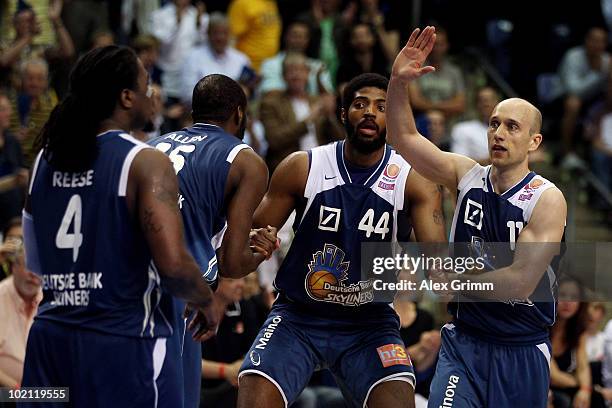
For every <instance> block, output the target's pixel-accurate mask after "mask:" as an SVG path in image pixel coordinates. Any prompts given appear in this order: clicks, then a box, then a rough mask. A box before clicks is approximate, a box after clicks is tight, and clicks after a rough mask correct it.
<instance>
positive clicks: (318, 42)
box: [298, 0, 356, 86]
mask: <svg viewBox="0 0 612 408" xmlns="http://www.w3.org/2000/svg"><path fill="white" fill-rule="evenodd" d="M355 12H356V6H355V4H354V3H349V6H348V7H347V9H346V10H345V11H344V12H343V13H340V1H339V0H311V1H310V10H309V11H308V12H306V13H303V14H301V15H300V16H298V20H300V21H304V22H306V24H308V26H309V27H310V34H311V38H310V44H309V47H308V51H307V54H308V56H309V57H314V58H318V59H320V60H321V61H323V63H324V64H325V66H326V67H327V69H328V70H329V74H330V75H331V78H332V81H334V83H333V85H334V86H336V83H335V80H336V74H337V71H338V67H339V65H340V54H341V51H342V50H339V49H338V46H339V45H341V44H342V43H343V42H344V39H345V38H346V35H347V34H346V33H347V31H348V27H350V23H351V22H352V20H353V18H354V17H355Z"/></svg>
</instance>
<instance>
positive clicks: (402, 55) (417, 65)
mask: <svg viewBox="0 0 612 408" xmlns="http://www.w3.org/2000/svg"><path fill="white" fill-rule="evenodd" d="M435 42H436V28H435V27H433V26H427V27H425V29H424V30H423V31H422V32H421V30H420V29H419V28H416V29H415V30H414V31H413V32H412V34H410V38H409V39H408V43H407V44H406V46H405V47H404V48H403V49H402V50H401V51H400V52H399V54H397V57H395V62H393V68H392V69H391V77H392V78H397V79H401V80H405V81H412V80H414V79H416V78H419V77H421V76H423V75H425V74H427V73H429V72H433V71H435V70H436V69H435V68H434V67H432V66H429V65H428V66H423V64H424V63H425V60H426V59H427V56H429V53H430V52H431V50H432V48H433V46H434V44H435Z"/></svg>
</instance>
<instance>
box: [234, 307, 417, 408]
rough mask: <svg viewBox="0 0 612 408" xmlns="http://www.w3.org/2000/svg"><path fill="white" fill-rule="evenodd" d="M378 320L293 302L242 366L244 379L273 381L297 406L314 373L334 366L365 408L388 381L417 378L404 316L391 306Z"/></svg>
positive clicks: (272, 318) (350, 395)
mask: <svg viewBox="0 0 612 408" xmlns="http://www.w3.org/2000/svg"><path fill="white" fill-rule="evenodd" d="M382 310H383V312H382V313H380V314H378V315H377V316H376V317H375V318H373V317H367V318H365V317H363V316H360V314H359V312H358V311H357V310H356V311H355V313H354V314H351V317H350V318H322V317H315V316H313V315H311V314H308V313H306V312H304V310H303V309H298V308H297V307H296V306H295V305H293V304H291V303H287V302H277V303H275V304H274V306H273V308H272V310H271V311H270V314H269V315H268V319H267V320H266V322H265V323H264V325H263V327H262V328H261V330H260V332H259V334H258V335H257V338H256V339H255V342H254V343H253V345H252V346H251V349H250V350H249V352H248V353H247V355H246V358H245V360H244V363H243V364H242V367H241V368H240V374H239V379H240V378H241V377H243V376H244V375H248V374H257V375H261V376H263V377H265V378H267V379H268V380H269V381H270V382H272V383H273V384H274V385H275V386H276V387H277V388H278V390H279V392H280V393H281V395H282V397H283V400H284V401H285V406H289V405H291V403H293V402H294V401H295V400H296V398H297V397H298V396H299V395H300V393H301V392H302V390H303V389H304V387H306V385H307V383H308V381H309V380H310V377H311V376H312V373H313V372H314V371H315V370H317V369H323V368H328V369H329V370H330V371H331V373H332V374H333V375H334V378H335V379H336V382H337V383H338V386H339V387H340V389H341V390H342V393H343V394H344V397H345V399H346V400H347V402H348V403H349V404H350V405H351V406H358V407H363V406H365V402H366V401H367V399H368V396H369V394H370V392H371V391H372V389H373V388H374V387H375V386H376V385H378V384H380V383H382V382H384V381H392V380H397V381H405V382H408V383H410V384H411V385H412V387H414V384H415V376H414V370H413V367H412V362H411V361H410V357H409V356H408V354H407V352H406V350H405V348H404V343H403V341H402V338H401V337H400V332H399V318H398V317H397V314H396V313H395V311H394V310H393V309H392V308H391V307H388V306H385V307H384V309H382Z"/></svg>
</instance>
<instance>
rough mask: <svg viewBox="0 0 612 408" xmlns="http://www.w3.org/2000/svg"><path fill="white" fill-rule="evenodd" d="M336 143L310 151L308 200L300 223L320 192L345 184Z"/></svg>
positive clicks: (305, 194) (307, 186) (306, 196)
mask: <svg viewBox="0 0 612 408" xmlns="http://www.w3.org/2000/svg"><path fill="white" fill-rule="evenodd" d="M336 143H337V142H336ZM336 143H331V144H328V145H324V146H319V147H315V148H314V149H312V150H311V151H310V169H309V170H308V179H307V180H306V187H305V188H304V198H306V199H307V200H308V201H307V202H306V207H305V208H304V213H303V214H302V219H301V220H300V223H302V220H303V219H304V217H305V216H306V214H307V213H308V210H309V209H310V206H311V204H312V201H313V200H314V198H315V197H316V196H317V194H318V193H321V192H323V191H327V190H331V189H333V188H335V187H337V186H341V185H343V184H344V180H343V179H342V176H341V175H340V169H338V162H337V161H336Z"/></svg>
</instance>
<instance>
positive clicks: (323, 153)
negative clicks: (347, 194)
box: [300, 142, 411, 238]
mask: <svg viewBox="0 0 612 408" xmlns="http://www.w3.org/2000/svg"><path fill="white" fill-rule="evenodd" d="M338 143H339V142H335V143H331V144H328V145H325V146H319V147H315V148H314V149H312V150H311V153H310V170H309V172H308V179H307V181H306V187H305V189H304V198H306V199H307V203H306V207H305V208H304V213H303V214H302V219H301V220H300V223H301V222H302V220H303V219H304V217H305V216H306V214H307V213H308V210H309V209H310V206H311V204H312V202H313V200H314V199H315V197H316V196H317V194H319V193H322V192H324V191H328V190H331V189H333V188H336V187H337V186H341V185H344V184H345V182H344V179H343V178H342V174H341V173H340V169H339V167H338V166H339V165H338V159H337V156H336V149H337V144H338ZM342 164H343V165H344V160H343V161H342ZM381 165H382V162H381ZM392 165H394V166H397V169H398V170H399V172H398V173H397V174H396V175H395V174H394V176H395V177H389V174H387V171H386V170H387V169H389V168H391V166H392ZM385 166H386V169H385V170H384V171H382V172H380V175H379V176H378V178H377V179H376V180H375V182H374V183H373V184H372V186H371V187H370V189H371V190H372V191H373V192H374V193H375V194H376V195H377V196H379V197H380V198H382V199H383V200H385V201H387V202H388V203H389V204H391V205H392V206H393V207H394V214H393V215H394V217H393V219H394V225H393V231H394V232H396V231H397V212H398V211H400V210H403V209H404V196H405V190H406V181H407V179H408V175H409V173H410V170H411V166H410V164H408V162H406V161H405V160H404V158H403V157H402V156H400V155H399V154H398V153H396V152H395V150H392V151H391V156H390V157H389V160H388V161H387V163H386V165H385ZM379 170H380V166H379V167H377V171H375V172H373V173H372V175H374V174H376V173H377V172H378V171H379ZM347 174H348V172H347ZM349 178H350V174H349ZM368 180H370V179H368ZM393 236H394V238H395V234H394V235H393Z"/></svg>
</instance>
